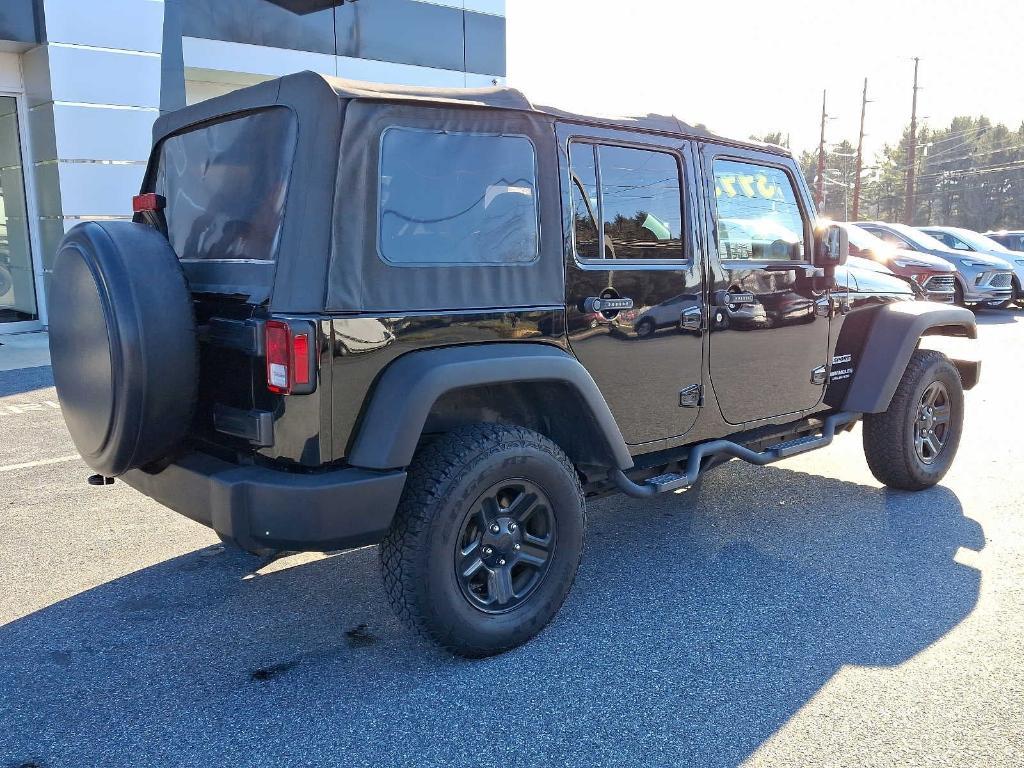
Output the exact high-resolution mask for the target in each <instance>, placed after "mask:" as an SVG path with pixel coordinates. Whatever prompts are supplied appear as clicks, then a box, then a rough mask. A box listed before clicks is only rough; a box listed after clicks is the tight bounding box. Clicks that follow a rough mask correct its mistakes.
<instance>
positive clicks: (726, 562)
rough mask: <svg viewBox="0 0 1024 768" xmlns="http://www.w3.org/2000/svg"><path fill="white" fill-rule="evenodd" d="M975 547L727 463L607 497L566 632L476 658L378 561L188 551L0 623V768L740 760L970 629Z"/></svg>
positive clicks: (861, 501)
mask: <svg viewBox="0 0 1024 768" xmlns="http://www.w3.org/2000/svg"><path fill="white" fill-rule="evenodd" d="M983 546H984V536H983V532H982V530H981V527H980V526H979V525H978V524H977V523H976V522H975V521H974V520H971V519H970V518H967V517H965V516H964V514H963V511H962V509H961V507H960V503H959V502H958V500H957V498H956V496H955V495H954V494H953V493H952V492H951V491H949V490H948V489H945V488H942V487H937V488H934V489H931V490H929V491H927V492H924V493H921V494H904V493H897V492H892V491H887V490H882V489H878V488H874V487H868V486H862V485H857V484H853V483H848V482H842V481H839V480H835V479H830V478H826V477H817V476H811V475H807V474H803V473H799V472H794V471H791V470H787V469H782V468H778V467H760V468H758V467H751V466H747V465H740V464H736V463H734V464H728V465H725V466H723V467H721V468H719V469H717V470H715V471H714V472H713V473H711V474H710V475H709V476H707V477H706V478H705V479H704V480H703V482H702V484H701V485H700V486H698V487H697V488H696V489H694V490H691V491H688V492H687V493H685V494H682V495H674V496H673V495H670V496H669V497H667V498H663V499H661V498H659V499H657V500H654V501H651V502H648V503H638V502H634V501H630V500H626V499H623V498H622V497H614V498H609V499H605V500H601V501H598V502H594V503H592V504H591V505H590V520H589V527H588V543H587V550H586V554H585V557H584V563H583V566H582V569H581V571H580V575H579V578H578V580H577V584H576V587H575V589H574V590H573V593H572V594H571V596H570V598H569V600H568V601H567V603H566V605H565V606H564V607H563V609H562V611H561V613H560V614H559V616H558V617H557V618H556V620H555V622H554V623H553V624H552V626H551V627H550V628H549V629H548V630H547V631H545V632H544V633H543V634H541V635H540V636H539V637H538V638H537V639H536V640H534V641H533V642H531V643H529V644H527V645H526V646H524V647H522V648H519V649H517V650H515V651H513V652H510V653H508V654H505V655H504V656H500V657H496V658H493V659H487V660H482V661H467V660H463V659H456V658H453V657H450V656H448V655H447V654H445V653H442V652H439V651H436V650H433V649H432V648H431V647H430V646H428V645H426V644H424V643H423V642H422V641H420V640H418V639H417V638H416V637H415V636H414V635H413V634H412V633H411V632H409V631H407V630H405V629H404V628H402V627H401V626H400V625H399V624H398V623H397V621H396V620H394V619H393V618H392V617H391V615H390V612H389V611H388V610H387V608H386V607H385V603H384V595H383V591H382V588H381V586H380V583H379V578H378V575H377V572H376V553H375V551H374V550H373V549H370V548H366V549H361V550H357V551H354V552H349V553H344V554H340V555H336V556H332V557H328V558H325V559H319V560H315V561H313V562H308V563H306V564H302V565H295V566H294V567H287V566H288V565H289V564H290V563H291V562H294V561H295V560H296V559H295V558H293V559H291V560H289V559H283V560H280V561H277V562H276V563H273V564H271V565H270V566H268V567H266V568H263V569H261V570H260V571H259V572H258V574H257V575H253V573H252V568H253V567H254V566H258V565H259V563H258V562H255V561H254V559H253V558H250V557H249V556H246V555H242V554H233V553H220V551H219V548H211V549H207V550H199V551H196V552H192V553H190V554H187V555H185V556H182V557H179V558H176V559H173V560H169V561H166V562H163V563H160V564H158V565H155V566H153V567H150V568H146V569H144V570H141V571H138V572H135V573H132V574H129V575H127V576H125V577H123V578H121V579H118V580H116V581H112V582H109V583H106V584H103V585H101V586H99V587H96V588H94V589H91V590H89V591H86V592H84V593H82V594H79V595H76V596H74V597H71V598H69V599H66V600H64V601H62V602H59V603H56V604H54V605H51V606H49V607H47V608H45V609H43V610H40V611H38V612H36V613H34V614H31V615H28V616H26V617H24V618H22V619H20V620H17V621H15V622H13V623H11V624H9V625H7V626H4V627H2V628H0V658H3V659H4V664H3V665H0V691H2V692H3V695H2V696H0V722H2V723H3V735H2V736H0V744H3V743H6V744H7V745H8V747H7V748H6V749H2V750H0V765H4V764H5V761H13V762H12V764H15V765H17V764H20V763H24V762H27V761H36V762H37V763H38V764H40V765H46V766H49V765H105V766H113V765H164V764H174V765H186V764H187V765H194V764H202V765H232V766H235V765H268V764H291V765H300V764H301V765H306V764H331V765H339V764H344V765H399V764H402V765H412V764H415V765H445V764H446V765H474V764H482V763H483V764H494V765H504V764H507V765H521V764H536V765H556V764H558V765H595V764H611V765H616V766H622V765H638V764H639V765H652V764H659V765H661V764H671V765H702V766H703V765H735V764H737V763H739V762H741V761H742V760H743V759H744V758H746V757H748V756H749V755H750V754H751V753H752V752H753V751H754V750H755V749H757V747H758V746H759V745H761V744H762V743H763V742H764V741H765V740H766V739H767V738H769V737H770V736H771V735H772V734H773V733H775V732H776V731H777V730H778V729H779V728H780V727H781V726H782V725H783V724H785V723H786V721H787V720H788V719H789V718H790V717H791V716H792V715H793V714H794V713H795V712H796V711H797V710H799V709H800V708H801V707H802V706H804V705H805V704H806V703H807V702H808V701H809V700H810V699H811V698H812V697H813V696H814V695H815V693H816V692H818V691H819V690H820V689H821V688H822V686H823V685H824V684H825V683H826V682H827V681H828V680H829V679H830V678H831V677H832V676H833V675H834V674H835V673H836V672H837V671H838V670H839V669H840V667H842V666H843V665H849V664H853V665H858V664H859V665H895V664H899V663H901V662H904V661H906V660H907V659H909V658H911V657H912V656H914V655H915V654H917V653H919V652H921V651H922V650H924V649H925V648H927V647H928V646H929V645H930V644H932V643H934V642H935V641H936V640H938V639H939V638H940V637H942V636H943V635H944V634H945V633H947V632H949V631H950V630H951V629H952V628H953V627H955V626H956V625H957V624H958V623H959V622H960V621H962V620H963V619H964V617H966V616H967V615H968V614H969V613H970V612H971V610H972V608H973V606H974V605H975V602H976V600H977V596H978V590H979V584H980V575H979V572H978V571H977V570H975V569H972V568H970V567H967V566H965V565H962V564H960V563H958V562H956V561H955V560H954V556H955V555H956V553H957V551H958V549H959V548H961V547H963V548H968V549H973V550H980V549H981V548H982V547H983ZM259 574H263V575H259Z"/></svg>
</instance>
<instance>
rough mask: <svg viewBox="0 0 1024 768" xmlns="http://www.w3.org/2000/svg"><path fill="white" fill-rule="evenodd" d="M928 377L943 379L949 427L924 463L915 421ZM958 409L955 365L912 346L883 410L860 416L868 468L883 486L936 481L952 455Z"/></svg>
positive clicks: (959, 424)
mask: <svg viewBox="0 0 1024 768" xmlns="http://www.w3.org/2000/svg"><path fill="white" fill-rule="evenodd" d="M933 382H942V384H944V385H945V388H946V391H947V392H948V398H949V405H950V419H949V429H950V432H949V434H948V436H947V437H946V439H945V441H944V444H943V446H942V449H941V451H939V453H938V455H937V456H935V457H934V459H933V460H932V462H931V463H930V464H929V463H925V462H924V461H923V460H922V459H921V458H920V457H919V456H918V452H917V450H916V448H915V445H914V425H915V423H916V420H917V418H918V405H919V403H920V402H921V399H922V397H923V396H924V393H925V390H926V389H927V388H928V387H929V386H930V385H931V384H932V383H933ZM963 414H964V394H963V383H962V382H961V381H960V374H959V372H958V371H957V369H956V366H954V365H953V364H952V363H951V362H950V361H949V359H948V358H947V357H946V356H945V355H944V354H942V353H941V352H936V351H934V350H920V349H919V350H917V351H915V352H914V354H913V355H912V356H911V358H910V362H909V363H908V364H907V369H906V371H905V372H904V373H903V378H902V379H901V380H900V383H899V385H898V386H897V387H896V393H895V394H894V395H893V398H892V402H891V403H890V404H889V408H888V410H886V411H885V412H884V413H869V414H866V415H865V416H864V429H863V432H864V456H865V458H866V459H867V462H868V467H870V469H871V474H873V475H874V476H875V478H876V479H877V480H878V481H879V482H881V483H884V484H885V485H887V486H888V487H890V488H897V489H899V490H904V491H920V490H923V489H925V488H930V487H931V486H933V485H935V484H936V483H938V482H939V481H940V480H942V478H943V477H944V476H945V474H946V472H947V471H948V470H949V467H950V465H951V464H952V463H953V458H954V457H955V456H956V451H957V447H958V446H959V444H960V434H961V431H962V428H963Z"/></svg>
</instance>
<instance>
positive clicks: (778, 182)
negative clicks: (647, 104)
mask: <svg viewBox="0 0 1024 768" xmlns="http://www.w3.org/2000/svg"><path fill="white" fill-rule="evenodd" d="M701 160H702V165H703V171H704V179H705V189H706V194H707V199H708V201H709V204H708V206H707V209H708V213H707V217H708V221H707V226H708V231H709V233H710V236H709V237H708V245H709V250H710V251H712V252H713V253H712V257H713V258H712V259H711V262H710V263H711V270H712V276H711V280H712V284H711V286H710V291H709V296H710V304H711V306H710V308H709V309H710V314H711V317H710V322H709V327H710V332H711V339H710V345H709V347H710V360H709V367H710V371H711V381H712V386H713V387H714V391H715V396H716V398H717V400H718V405H719V408H720V409H721V412H722V416H723V417H724V418H725V420H726V421H727V422H729V423H730V424H743V423H745V422H750V421H755V420H757V419H763V418H769V417H773V416H779V415H782V414H787V413H795V412H798V411H802V410H806V409H809V408H813V407H814V406H815V405H816V404H817V403H818V402H819V401H820V400H821V397H822V395H823V393H824V386H825V376H826V368H825V366H826V363H827V362H828V339H829V311H828V309H829V304H828V296H827V294H826V293H825V292H823V291H820V290H816V287H817V281H815V280H814V279H813V277H812V276H813V274H814V269H813V268H812V267H811V264H810V254H811V247H812V242H813V241H812V236H813V233H812V223H811V222H812V215H811V212H810V210H809V209H808V208H807V207H806V206H805V203H804V201H805V200H806V198H805V197H802V196H801V194H800V189H801V187H799V186H798V182H797V179H796V175H795V173H794V168H793V166H792V165H788V164H787V163H786V161H785V158H780V157H775V156H773V155H769V154H765V153H759V152H751V151H745V150H736V149H727V148H724V147H714V146H709V145H705V146H703V147H702V150H701Z"/></svg>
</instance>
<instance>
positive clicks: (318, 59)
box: [181, 37, 335, 77]
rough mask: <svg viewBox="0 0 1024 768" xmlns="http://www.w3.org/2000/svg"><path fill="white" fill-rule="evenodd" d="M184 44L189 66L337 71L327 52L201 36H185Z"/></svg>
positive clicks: (278, 72) (252, 70) (287, 71)
mask: <svg viewBox="0 0 1024 768" xmlns="http://www.w3.org/2000/svg"><path fill="white" fill-rule="evenodd" d="M181 47H182V55H183V56H184V59H185V67H186V68H189V67H194V68H198V69H218V70H227V71H230V72H246V73H251V74H258V75H267V76H270V77H280V76H281V75H288V74H291V73H292V72H301V71H302V70H304V69H310V70H312V71H314V72H320V73H321V74H325V75H333V74H334V73H335V64H334V59H335V57H334V56H331V55H329V54H326V53H310V52H308V51H292V50H288V49H285V48H269V47H266V46H262V45H249V44H248V43H227V42H224V41H222V40H204V39H202V38H198V37H184V38H182V40H181Z"/></svg>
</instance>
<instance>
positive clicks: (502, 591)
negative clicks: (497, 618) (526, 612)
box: [455, 479, 557, 613]
mask: <svg viewBox="0 0 1024 768" xmlns="http://www.w3.org/2000/svg"><path fill="white" fill-rule="evenodd" d="M556 544H557V542H556V530H555V519H554V515H553V514H552V511H551V502H549V501H548V497H547V495H546V494H545V493H544V491H543V490H541V488H540V487H539V486H537V485H535V484H534V483H531V482H530V481H529V480H525V479H516V480H512V481H502V482H499V483H496V484H495V485H492V486H491V487H490V488H488V489H487V490H486V491H484V492H483V494H481V496H480V498H478V499H477V500H476V502H475V503H474V504H473V506H472V507H471V509H470V511H469V512H468V514H467V515H466V519H465V521H464V522H463V524H462V528H461V530H460V531H459V536H458V539H457V543H456V547H455V572H456V577H457V578H458V580H459V587H461V589H462V595H463V597H465V598H466V600H468V601H469V603H470V605H472V606H473V607H474V608H477V609H479V610H481V611H484V612H485V613H505V612H506V611H511V610H513V609H514V608H516V607H517V606H519V605H520V604H522V603H523V602H525V601H526V600H527V599H529V597H530V595H532V594H533V592H534V590H536V589H537V587H538V586H540V584H541V582H542V581H543V580H544V577H545V576H546V575H547V572H548V567H549V566H550V565H551V559H552V557H553V555H554V551H555V546H556Z"/></svg>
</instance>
